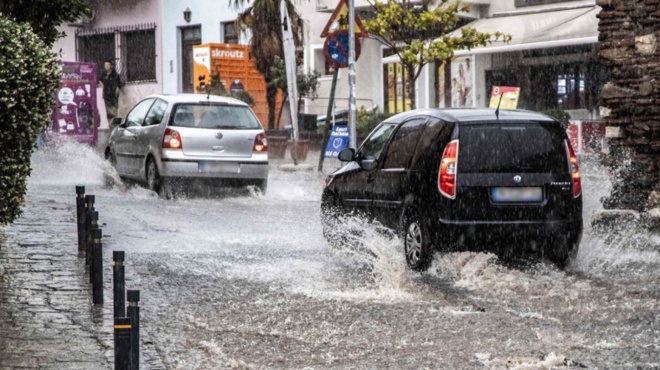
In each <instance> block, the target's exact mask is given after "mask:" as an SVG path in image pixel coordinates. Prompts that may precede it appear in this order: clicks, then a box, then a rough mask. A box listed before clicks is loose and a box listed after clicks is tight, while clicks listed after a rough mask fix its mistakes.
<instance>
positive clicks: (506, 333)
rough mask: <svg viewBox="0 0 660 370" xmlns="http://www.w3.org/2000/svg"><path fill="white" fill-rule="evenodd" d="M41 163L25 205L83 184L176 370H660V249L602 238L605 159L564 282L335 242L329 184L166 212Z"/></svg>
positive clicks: (58, 158) (448, 257)
mask: <svg viewBox="0 0 660 370" xmlns="http://www.w3.org/2000/svg"><path fill="white" fill-rule="evenodd" d="M313 159H314V158H312V159H310V161H311V162H313ZM33 167H34V170H33V173H32V177H31V179H30V181H29V194H28V196H29V197H33V198H47V199H52V200H54V201H56V202H58V203H59V202H61V203H66V202H73V201H74V194H75V192H74V185H77V184H85V185H86V186H87V192H88V193H94V194H96V208H97V210H98V211H99V213H100V223H101V224H102V225H103V232H104V235H105V237H104V248H105V249H106V252H105V253H106V255H107V256H108V258H106V263H110V262H109V261H110V260H109V256H110V255H111V250H124V251H126V265H127V267H126V274H127V283H126V285H127V288H129V289H140V290H141V295H142V299H141V302H140V305H141V310H142V311H141V312H142V324H141V326H142V330H146V331H147V332H148V333H149V337H150V338H151V340H153V342H154V346H155V348H156V349H157V351H158V353H159V355H160V356H161V358H162V361H163V363H164V364H165V365H166V366H167V367H168V368H171V369H216V368H230V367H231V368H411V369H418V368H442V369H462V368H476V369H479V368H484V369H551V368H559V369H564V368H566V369H572V368H585V367H586V368H599V369H605V368H609V369H614V368H616V369H622V368H631V369H632V368H635V369H637V368H642V369H646V368H649V369H651V368H660V348H659V346H660V316H659V315H658V312H660V311H659V309H660V300H659V299H658V298H660V284H659V283H660V278H659V277H658V274H657V271H658V267H659V266H660V253H659V250H660V248H659V247H658V245H660V242H658V240H657V238H656V239H654V238H652V237H650V236H647V235H640V234H638V233H636V232H634V231H633V230H629V229H626V226H625V225H621V227H620V231H618V232H615V231H608V232H601V233H595V232H593V231H592V230H591V228H590V227H589V226H588V224H589V220H590V216H591V213H592V212H593V211H594V210H597V209H598V208H599V207H600V203H599V199H600V197H602V196H604V195H606V194H607V192H608V186H609V185H608V180H607V174H606V173H605V171H603V170H602V169H601V168H599V167H598V166H597V165H596V164H593V163H587V162H584V163H582V171H583V188H584V196H585V210H584V216H585V226H587V227H586V230H585V235H584V238H583V241H582V244H581V246H580V252H579V254H578V257H577V260H576V261H575V263H574V264H573V265H571V266H570V268H569V269H568V271H566V272H563V271H559V270H557V269H556V268H555V267H554V266H553V265H552V264H550V263H543V262H542V263H535V264H531V265H529V266H507V265H503V264H501V263H500V262H499V261H498V259H497V257H496V256H495V255H492V254H486V253H471V252H463V253H443V254H439V253H438V254H436V255H435V258H434V262H433V264H432V266H431V268H430V269H429V271H428V272H426V273H423V274H420V273H413V272H411V271H409V270H408V269H407V268H406V266H405V259H404V256H403V252H402V243H401V241H400V240H398V239H397V238H396V237H388V236H386V235H384V234H383V233H380V232H379V231H378V230H377V229H378V228H377V227H376V226H373V225H369V224H368V223H366V222H364V221H362V220H359V219H346V221H345V224H346V225H347V227H351V228H358V229H361V230H362V232H361V233H360V235H359V236H356V237H355V238H356V242H359V244H360V245H361V246H362V248H361V249H354V248H348V247H347V248H344V249H339V250H338V249H334V248H331V247H330V246H329V245H327V244H326V242H325V241H324V239H323V236H322V229H321V225H320V220H319V212H320V194H321V180H322V177H323V176H322V175H320V174H318V173H317V172H296V173H289V172H281V171H280V170H278V168H277V163H273V164H272V166H271V174H270V182H269V189H268V193H267V194H266V195H265V196H262V195H261V194H258V193H256V192H250V193H247V194H244V195H243V196H233V195H232V196H222V197H211V198H209V197H196V198H187V197H185V196H184V197H182V198H179V199H177V200H174V201H170V200H165V199H161V198H158V197H157V196H156V195H155V194H153V193H151V192H149V191H148V190H146V189H144V188H141V187H136V186H134V185H131V186H126V185H124V184H123V183H121V182H119V181H117V183H116V184H115V185H114V186H113V187H107V186H105V183H106V180H105V179H106V178H107V177H108V176H110V177H112V176H114V175H113V171H112V169H111V168H110V167H109V166H108V164H107V163H105V162H104V161H103V160H102V159H101V158H100V157H99V156H98V155H97V153H96V152H95V151H93V150H92V149H91V148H87V147H83V146H80V145H77V144H63V145H60V146H58V147H54V148H46V149H41V150H40V151H39V152H37V153H36V154H35V155H34V157H33ZM108 304H109V303H108Z"/></svg>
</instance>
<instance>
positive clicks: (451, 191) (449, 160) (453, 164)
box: [438, 140, 458, 199]
mask: <svg viewBox="0 0 660 370" xmlns="http://www.w3.org/2000/svg"><path fill="white" fill-rule="evenodd" d="M457 167H458V140H454V141H452V142H450V143H449V144H447V146H446V147H445V151H444V153H443V154H442V161H440V173H439V174H438V189H439V190H440V193H441V194H442V195H444V196H446V197H447V198H450V199H454V198H456V170H457Z"/></svg>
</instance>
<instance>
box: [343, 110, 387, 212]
mask: <svg viewBox="0 0 660 370" xmlns="http://www.w3.org/2000/svg"><path fill="white" fill-rule="evenodd" d="M396 126H397V124H395V123H382V124H381V125H380V126H378V127H377V128H376V129H375V130H374V131H373V132H372V133H371V135H369V137H368V138H367V139H366V140H365V141H364V143H363V144H362V147H360V150H359V151H358V153H357V155H356V157H357V160H356V161H355V162H352V163H350V164H349V165H350V166H352V169H351V171H349V172H348V173H346V174H345V175H344V176H343V177H344V182H343V184H342V186H341V188H340V193H339V195H340V197H341V199H342V202H343V203H344V205H345V206H346V207H347V208H349V209H352V210H355V211H357V212H361V213H364V214H371V211H372V209H371V203H372V200H371V182H372V181H373V179H374V173H375V172H376V167H377V166H378V161H379V160H380V157H381V154H382V152H383V149H384V148H385V146H386V144H387V142H388V141H389V139H390V136H391V135H392V133H393V132H394V130H395V128H396Z"/></svg>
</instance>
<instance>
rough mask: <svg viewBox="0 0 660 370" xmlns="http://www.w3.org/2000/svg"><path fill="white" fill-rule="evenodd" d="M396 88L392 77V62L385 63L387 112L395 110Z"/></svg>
mask: <svg viewBox="0 0 660 370" xmlns="http://www.w3.org/2000/svg"><path fill="white" fill-rule="evenodd" d="M395 89H396V81H395V79H394V63H389V64H388V65H387V109H388V110H387V111H388V112H389V113H394V112H395V110H394V109H395V107H396V106H395V102H394V96H395V95H396V94H395Z"/></svg>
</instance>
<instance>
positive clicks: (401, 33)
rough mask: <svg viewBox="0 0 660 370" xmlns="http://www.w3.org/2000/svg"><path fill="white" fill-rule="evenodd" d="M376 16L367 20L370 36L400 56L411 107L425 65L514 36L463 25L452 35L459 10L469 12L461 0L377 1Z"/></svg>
mask: <svg viewBox="0 0 660 370" xmlns="http://www.w3.org/2000/svg"><path fill="white" fill-rule="evenodd" d="M372 5H373V9H374V11H375V16H374V17H373V18H372V19H369V20H367V21H365V22H364V25H365V27H366V29H367V32H369V37H372V38H374V39H376V40H378V41H379V42H380V43H382V44H383V45H385V46H387V47H389V48H391V49H392V50H393V51H394V52H395V53H396V54H397V55H398V56H399V58H400V59H401V64H402V65H403V67H404V68H405V69H406V71H407V72H408V76H410V79H411V83H410V84H408V94H409V96H410V99H411V104H412V108H413V109H414V108H415V106H416V101H415V93H414V89H415V81H417V78H418V77H419V74H420V73H421V71H422V68H423V67H424V66H425V65H426V64H428V63H430V62H433V61H436V60H440V61H448V60H451V59H452V58H453V56H454V51H455V50H463V49H471V48H473V47H476V46H486V45H487V44H489V43H491V42H493V41H496V40H499V39H502V40H503V41H505V42H508V41H509V40H511V36H510V35H507V34H503V33H501V32H495V33H488V32H478V31H477V30H475V29H474V28H470V27H464V28H462V29H461V30H460V31H459V32H458V33H457V34H452V32H453V31H454V30H456V29H457V28H458V27H459V26H460V21H461V20H460V18H459V17H458V13H459V12H469V11H470V6H469V5H468V4H461V3H460V1H458V0H439V1H432V0H422V2H421V3H419V2H417V1H412V0H400V1H399V0H387V2H385V3H383V2H380V1H378V0H376V2H375V3H373V4H372Z"/></svg>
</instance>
